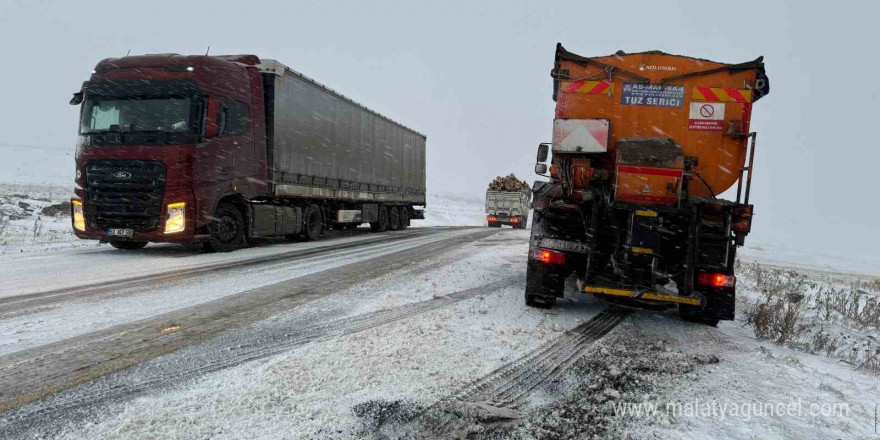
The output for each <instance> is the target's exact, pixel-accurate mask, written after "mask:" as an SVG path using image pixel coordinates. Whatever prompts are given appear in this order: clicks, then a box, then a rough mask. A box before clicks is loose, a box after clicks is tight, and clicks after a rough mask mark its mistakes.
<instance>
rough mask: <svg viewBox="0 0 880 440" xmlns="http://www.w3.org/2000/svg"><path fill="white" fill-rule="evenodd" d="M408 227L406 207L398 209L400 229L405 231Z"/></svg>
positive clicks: (407, 210) (407, 209)
mask: <svg viewBox="0 0 880 440" xmlns="http://www.w3.org/2000/svg"><path fill="white" fill-rule="evenodd" d="M408 227H409V208H407V207H406V206H401V207H400V229H406V228H408Z"/></svg>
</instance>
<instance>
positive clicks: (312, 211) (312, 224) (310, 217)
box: [302, 204, 324, 241]
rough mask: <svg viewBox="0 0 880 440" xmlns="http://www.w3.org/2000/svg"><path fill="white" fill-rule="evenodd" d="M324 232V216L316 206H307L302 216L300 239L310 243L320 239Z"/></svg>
mask: <svg viewBox="0 0 880 440" xmlns="http://www.w3.org/2000/svg"><path fill="white" fill-rule="evenodd" d="M323 231H324V214H323V213H322V212H321V208H320V207H318V205H314V204H312V205H309V206H308V207H306V212H305V214H304V215H303V230H302V238H303V240H305V241H312V240H317V239H319V238H321V233H322V232H323Z"/></svg>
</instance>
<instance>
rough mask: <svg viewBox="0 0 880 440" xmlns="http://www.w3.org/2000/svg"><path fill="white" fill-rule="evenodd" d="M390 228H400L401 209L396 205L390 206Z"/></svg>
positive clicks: (394, 229) (395, 229)
mask: <svg viewBox="0 0 880 440" xmlns="http://www.w3.org/2000/svg"><path fill="white" fill-rule="evenodd" d="M388 229H390V230H392V231H397V230H400V210H399V209H397V207H396V206H392V207H390V208H388Z"/></svg>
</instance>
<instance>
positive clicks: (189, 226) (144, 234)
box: [71, 189, 209, 243]
mask: <svg viewBox="0 0 880 440" xmlns="http://www.w3.org/2000/svg"><path fill="white" fill-rule="evenodd" d="M76 192H77V196H78V197H77V200H80V201H82V202H83V204H84V206H83V211H84V212H85V213H86V216H87V217H86V219H85V220H86V221H85V223H86V229H85V231H80V230H78V229H76V228H75V227H73V216H71V228H72V229H73V232H74V234H75V235H76V236H77V238H81V239H83V240H100V241H110V240H113V241H139V242H143V241H148V242H153V243H192V242H199V241H205V240H207V239H208V238H209V237H208V236H206V235H196V234H195V230H196V222H195V217H196V211H195V203H194V199H193V193H192V190H189V189H182V190H166V192H165V195H164V197H163V200H162V209H161V211H160V214H159V223H158V226H157V227H156V228H153V229H151V230H147V231H138V230H135V231H134V233H133V235H132V236H131V237H110V236H109V235H108V234H107V231H106V230H102V229H96V228H94V227H92V226H91V225H90V224H89V223H90V222H89V219H88V209H87V206H86V204H87V203H88V200H85V198H84V197H83V195H84V194H81V191H79V190H78V191H76ZM179 202H184V203H186V211H185V212H186V214H185V215H186V219H185V222H186V228H185V229H184V230H183V231H180V232H175V233H170V234H166V233H165V220H166V218H165V217H166V215H167V206H168V205H169V204H172V203H179ZM121 227H124V226H121Z"/></svg>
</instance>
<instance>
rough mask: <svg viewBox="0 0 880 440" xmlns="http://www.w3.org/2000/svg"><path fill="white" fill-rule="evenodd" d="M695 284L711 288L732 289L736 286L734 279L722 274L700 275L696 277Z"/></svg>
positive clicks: (731, 276)
mask: <svg viewBox="0 0 880 440" xmlns="http://www.w3.org/2000/svg"><path fill="white" fill-rule="evenodd" d="M697 284H702V285H704V286H712V287H734V286H736V277H735V276H733V275H724V274H723V273H701V274H699V275H697Z"/></svg>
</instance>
